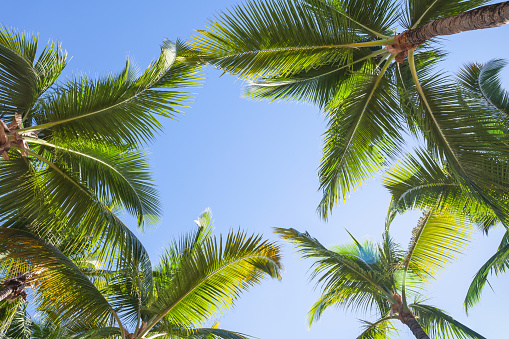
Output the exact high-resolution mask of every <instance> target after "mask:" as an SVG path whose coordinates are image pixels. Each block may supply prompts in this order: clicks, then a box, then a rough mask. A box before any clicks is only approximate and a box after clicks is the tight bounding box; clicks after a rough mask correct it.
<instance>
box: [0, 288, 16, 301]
mask: <svg viewBox="0 0 509 339" xmlns="http://www.w3.org/2000/svg"><path fill="white" fill-rule="evenodd" d="M13 292H14V287H13V286H6V287H4V288H3V289H2V290H1V291H0V301H2V300H4V299H6V298H9V297H10V296H11V295H12V293H13Z"/></svg>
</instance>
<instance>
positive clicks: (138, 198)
mask: <svg viewBox="0 0 509 339" xmlns="http://www.w3.org/2000/svg"><path fill="white" fill-rule="evenodd" d="M24 139H25V140H26V141H27V142H33V143H36V144H40V145H45V146H49V147H53V148H56V149H61V150H64V151H67V152H71V153H75V154H78V155H80V156H83V157H86V158H89V159H92V160H94V161H97V162H99V163H101V164H103V165H105V166H106V167H108V168H109V169H110V170H111V171H113V172H115V173H116V174H117V175H118V176H119V177H121V178H122V179H123V180H124V182H126V183H127V185H128V186H129V187H130V188H131V191H132V192H133V193H134V194H135V196H136V200H137V201H138V204H139V206H140V207H141V209H142V211H140V212H141V213H142V214H143V213H144V212H143V202H142V199H141V197H140V196H139V194H138V192H137V191H136V189H135V188H134V187H133V186H132V184H131V182H130V181H129V180H128V179H127V178H126V177H125V176H124V175H123V174H122V173H120V172H119V171H118V170H117V169H116V168H115V167H113V166H112V165H110V164H109V163H107V162H105V161H103V160H101V159H97V158H95V157H93V156H91V155H89V154H85V153H82V152H79V151H76V150H73V149H70V148H66V147H62V146H58V145H54V144H51V143H49V142H47V141H44V140H41V139H35V138H29V137H25V138H24Z"/></svg>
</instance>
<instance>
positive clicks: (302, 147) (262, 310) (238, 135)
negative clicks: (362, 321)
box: [1, 0, 509, 339]
mask: <svg viewBox="0 0 509 339" xmlns="http://www.w3.org/2000/svg"><path fill="white" fill-rule="evenodd" d="M235 3H236V1H233V0H216V1H204V0H188V1H175V0H171V1H150V0H147V1H122V2H120V1H86V2H85V1H52V0H49V1H23V2H21V1H10V2H6V3H4V4H2V9H3V11H2V17H1V23H2V24H3V25H5V26H8V27H15V28H18V29H20V30H26V31H31V32H38V33H39V34H40V41H41V44H42V45H44V43H45V42H46V41H47V40H48V39H49V38H50V37H51V38H53V39H54V40H58V41H60V42H61V43H62V45H63V47H64V48H65V49H66V50H67V51H68V53H69V55H70V56H72V60H71V62H70V64H69V65H68V67H67V69H66V72H65V75H66V76H71V75H72V74H79V73H80V72H85V73H90V74H99V75H106V74H108V73H110V72H117V71H119V70H121V68H122V67H123V65H124V61H125V58H126V56H129V57H130V58H131V59H132V60H134V61H135V62H136V64H137V65H138V66H139V67H140V69H144V68H145V67H146V66H147V65H148V64H149V62H150V61H151V60H153V59H155V58H156V57H157V56H158V54H159V45H160V43H161V41H162V39H163V38H164V37H167V38H169V39H170V40H175V39H177V38H180V39H184V40H185V39H187V38H188V37H189V36H190V35H192V34H195V30H196V29H203V27H204V24H205V22H206V21H207V19H209V18H212V17H213V15H214V14H215V13H217V12H218V11H220V10H224V9H227V8H229V7H231V6H232V5H233V4H235ZM508 34H509V27H508V26H504V27H501V28H496V29H490V30H483V31H477V32H469V33H462V34H458V35H457V36H454V37H450V38H449V39H448V40H446V41H444V47H445V48H446V50H448V51H449V52H450V55H449V57H448V59H447V61H446V62H444V63H443V65H442V66H441V67H442V68H443V69H446V70H448V71H450V72H452V73H454V72H456V71H457V70H458V68H459V67H460V66H461V65H462V64H464V63H466V62H469V61H478V62H485V61H488V60H489V59H491V58H505V57H507V55H508V54H509V53H508V52H509V50H508V47H507V35H508ZM504 74H505V79H506V80H507V79H509V72H508V70H506V71H505V73H504ZM205 75H206V78H207V79H206V81H205V82H204V85H203V86H202V88H199V89H197V90H196V91H195V92H196V93H197V94H198V95H197V97H196V100H195V102H194V103H192V104H191V106H192V107H191V108H188V109H186V110H185V114H184V115H182V116H179V117H178V120H177V121H172V120H166V121H163V124H164V126H165V131H164V134H162V135H160V136H159V138H158V141H157V142H156V143H155V144H154V145H151V146H150V152H151V153H152V160H153V164H154V168H155V177H156V180H157V183H158V185H159V188H160V191H161V197H162V204H163V210H164V217H163V220H162V222H161V224H160V225H159V226H158V227H157V228H153V229H149V230H147V231H146V232H145V234H140V238H141V239H142V241H143V243H144V244H145V246H146V247H147V248H148V250H149V252H150V253H151V256H152V258H153V261H157V260H156V258H157V256H158V254H159V253H160V252H161V249H162V248H163V247H164V246H165V245H166V244H167V243H168V242H169V241H170V240H171V239H172V238H174V237H176V236H178V235H179V234H181V233H183V232H185V231H187V230H190V229H192V228H193V227H194V223H193V220H194V219H196V217H197V216H198V215H199V214H200V213H201V212H202V211H203V210H204V209H205V208H207V207H210V208H212V211H213V213H214V220H215V226H216V232H217V233H220V232H222V233H226V232H227V231H228V230H229V229H231V228H234V229H236V228H239V227H241V228H242V229H246V230H248V231H249V232H256V233H262V234H264V235H265V236H266V237H268V238H270V239H275V237H274V236H273V235H272V233H271V228H272V227H293V228H296V229H298V230H300V231H303V230H307V231H309V232H310V233H311V234H312V235H313V236H314V237H316V238H318V239H319V240H320V241H322V243H323V244H325V245H334V244H339V243H342V242H346V241H348V234H347V233H346V231H345V228H347V229H348V230H349V231H350V232H352V233H353V234H354V235H355V236H356V237H357V238H360V239H366V238H370V239H373V240H378V239H379V238H380V235H381V232H382V229H383V222H384V218H385V214H386V211H387V206H388V203H389V195H388V194H387V192H385V190H384V189H383V187H382V186H381V184H380V182H379V181H377V180H374V181H372V182H370V183H368V184H366V185H365V186H363V187H362V188H361V189H360V190H358V191H357V192H356V193H355V194H354V195H352V197H351V199H350V200H349V201H347V202H346V203H345V204H342V205H341V206H340V207H339V208H336V209H335V210H334V211H333V216H332V217H331V218H330V220H329V222H328V223H324V222H323V221H321V220H320V218H319V217H318V215H317V214H316V213H315V208H316V206H317V205H318V202H319V201H320V198H321V194H320V192H318V191H317V188H318V179H317V171H316V169H317V167H318V166H319V162H320V158H321V134H322V133H323V132H324V130H325V121H324V117H323V116H322V115H321V114H320V112H319V111H318V110H317V109H316V108H314V107H311V106H309V105H304V104H290V103H270V104H269V103H266V102H255V101H248V100H245V99H242V98H241V96H240V92H241V91H240V89H241V86H242V82H241V81H240V80H237V81H236V79H235V77H232V76H229V75H223V76H221V72H219V71H217V70H215V69H212V68H208V69H206V71H205ZM506 83H508V84H509V81H506ZM508 87H509V86H508ZM419 216H420V213H419V212H415V213H409V214H407V215H403V216H400V217H398V218H397V219H396V223H395V225H394V227H393V231H392V234H393V236H394V237H395V238H396V240H397V241H398V242H400V243H401V244H402V245H403V247H406V244H407V243H408V240H409V237H410V232H411V229H412V228H413V226H414V225H415V223H416V221H417V219H418V217H419ZM502 233H503V232H502V230H495V231H494V232H493V233H492V234H490V236H489V237H484V236H482V235H480V234H476V235H475V237H474V240H473V242H472V246H471V247H469V249H468V251H467V254H466V255H465V256H463V257H461V258H460V260H459V261H458V262H457V263H455V264H453V265H451V266H450V267H449V268H448V270H447V271H445V272H444V273H443V274H442V275H441V276H440V279H439V280H438V281H437V282H436V283H435V284H433V286H432V287H431V288H430V289H429V292H430V298H431V303H432V304H434V305H435V306H438V307H441V308H443V309H445V310H447V311H449V312H450V314H451V315H453V317H455V318H456V319H458V320H460V321H462V322H464V323H466V324H467V325H468V326H470V327H472V328H473V329H475V330H476V331H478V332H480V333H481V334H483V335H484V336H485V337H487V338H500V337H503V335H501V334H500V332H502V331H504V328H505V326H504V325H505V321H507V320H506V319H507V318H508V316H509V310H508V309H507V307H506V305H507V303H508V302H509V292H508V291H509V289H508V288H507V285H508V283H509V276H501V277H500V278H499V279H495V278H494V279H492V280H491V283H492V287H493V289H494V292H493V291H491V290H489V288H488V289H486V291H485V293H484V295H483V299H482V302H481V303H480V305H478V306H477V307H476V308H474V309H473V310H472V312H471V313H470V316H469V317H468V318H466V316H465V314H464V312H463V311H462V307H461V305H462V300H463V298H464V295H465V292H466V289H467V287H468V284H469V283H470V280H471V277H472V276H473V274H474V273H475V272H476V270H477V269H478V268H479V267H480V266H481V265H482V263H484V261H485V260H486V259H487V258H488V257H489V256H490V255H491V254H492V252H494V251H495V248H496V247H497V245H498V242H499V241H500V238H501V236H502ZM283 246H284V265H285V271H284V274H283V280H282V281H281V282H277V281H265V282H264V283H263V284H262V285H261V286H257V287H255V288H253V289H252V290H251V291H250V292H249V293H247V294H245V295H244V296H243V297H242V298H241V299H240V300H239V301H238V303H237V305H236V308H235V309H234V310H233V311H231V312H228V313H227V315H225V316H224V317H221V318H219V320H220V322H221V326H222V327H224V328H228V329H231V330H235V331H239V332H242V333H245V334H249V335H252V336H255V337H258V338H263V339H276V338H292V339H304V338H324V337H333V338H355V337H356V336H357V335H358V334H359V329H360V326H359V323H358V321H357V318H362V317H363V315H362V314H355V313H351V312H348V313H347V312H344V311H343V310H330V311H328V312H326V313H325V315H324V317H323V319H322V320H321V321H320V322H319V323H317V324H315V325H313V327H312V328H311V329H309V328H308V327H307V321H306V313H307V311H308V309H309V307H310V306H311V304H312V303H313V301H314V300H315V299H316V297H317V296H318V292H317V291H314V289H313V285H312V284H311V283H309V281H308V277H307V270H308V268H309V262H305V261H301V260H299V259H298V257H297V255H295V254H294V252H293V250H292V249H291V248H290V247H289V246H287V245H286V244H283ZM401 328H402V334H401V338H411V337H412V336H411V333H410V332H409V331H408V330H407V329H404V328H403V327H401Z"/></svg>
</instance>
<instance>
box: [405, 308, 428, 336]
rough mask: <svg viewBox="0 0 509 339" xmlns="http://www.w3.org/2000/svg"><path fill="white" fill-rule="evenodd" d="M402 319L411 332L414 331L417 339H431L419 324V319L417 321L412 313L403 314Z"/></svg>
mask: <svg viewBox="0 0 509 339" xmlns="http://www.w3.org/2000/svg"><path fill="white" fill-rule="evenodd" d="M400 319H401V321H402V322H403V324H405V325H407V326H408V327H409V328H410V331H412V333H413V334H414V336H415V337H416V338H417V339H429V337H428V335H427V334H426V332H424V330H423V329H422V327H421V325H420V324H419V323H418V322H417V319H415V316H414V315H413V314H412V312H402V313H401V314H400Z"/></svg>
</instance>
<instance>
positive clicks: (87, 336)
mask: <svg viewBox="0 0 509 339" xmlns="http://www.w3.org/2000/svg"><path fill="white" fill-rule="evenodd" d="M118 336H120V330H119V329H118V328H116V327H103V328H97V329H93V330H88V331H83V332H81V333H77V334H74V335H71V336H69V339H102V338H112V337H114V338H117V337H118Z"/></svg>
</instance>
